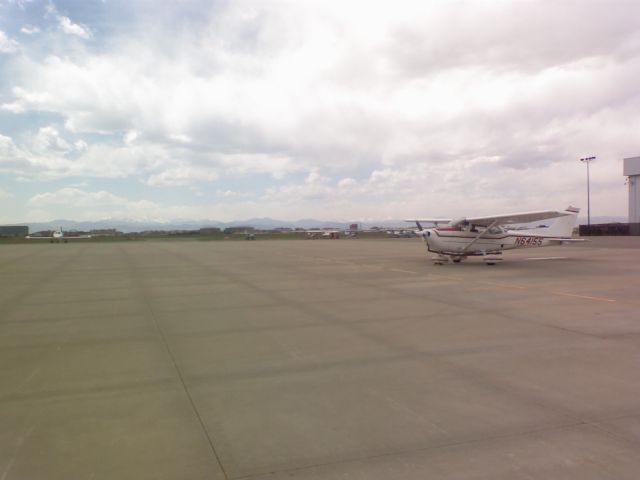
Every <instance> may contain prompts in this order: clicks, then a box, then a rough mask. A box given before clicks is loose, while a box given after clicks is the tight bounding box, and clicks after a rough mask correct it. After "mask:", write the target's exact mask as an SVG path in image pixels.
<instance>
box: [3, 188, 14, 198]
mask: <svg viewBox="0 0 640 480" xmlns="http://www.w3.org/2000/svg"><path fill="white" fill-rule="evenodd" d="M11 197H13V194H11V193H9V192H7V191H6V190H3V189H2V188H0V199H2V198H11Z"/></svg>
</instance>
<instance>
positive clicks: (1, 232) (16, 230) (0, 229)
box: [0, 225, 29, 237]
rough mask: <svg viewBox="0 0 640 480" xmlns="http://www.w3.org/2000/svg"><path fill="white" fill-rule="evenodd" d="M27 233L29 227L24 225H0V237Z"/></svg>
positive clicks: (18, 235) (23, 235)
mask: <svg viewBox="0 0 640 480" xmlns="http://www.w3.org/2000/svg"><path fill="white" fill-rule="evenodd" d="M27 235H29V227H27V226H24V225H7V226H2V225H0V237H26V236H27Z"/></svg>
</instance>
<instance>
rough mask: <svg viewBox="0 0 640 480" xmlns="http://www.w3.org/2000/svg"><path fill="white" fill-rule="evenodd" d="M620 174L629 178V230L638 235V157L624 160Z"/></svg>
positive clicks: (639, 158) (639, 160)
mask: <svg viewBox="0 0 640 480" xmlns="http://www.w3.org/2000/svg"><path fill="white" fill-rule="evenodd" d="M622 168H623V172H622V174H623V175H625V176H626V177H628V178H629V181H628V182H627V183H628V184H629V230H630V232H629V233H631V234H632V235H638V234H640V157H631V158H625V159H624V163H623V167H622Z"/></svg>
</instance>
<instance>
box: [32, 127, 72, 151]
mask: <svg viewBox="0 0 640 480" xmlns="http://www.w3.org/2000/svg"><path fill="white" fill-rule="evenodd" d="M71 148H72V147H71V145H70V144H69V143H68V142H67V141H66V140H65V139H64V138H62V137H61V136H60V133H59V132H58V130H57V129H56V128H55V127H43V128H40V129H39V130H38V134H37V135H36V137H35V139H34V150H35V151H36V152H38V153H43V154H47V153H53V154H64V153H67V152H69V151H70V150H71Z"/></svg>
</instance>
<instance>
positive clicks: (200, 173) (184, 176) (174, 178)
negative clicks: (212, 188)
mask: <svg viewBox="0 0 640 480" xmlns="http://www.w3.org/2000/svg"><path fill="white" fill-rule="evenodd" d="M218 178H219V175H218V172H217V171H216V170H215V169H211V168H205V167H196V166H188V165H186V166H180V167H174V168H169V169H166V170H163V171H162V172H160V173H156V174H153V175H151V176H150V177H149V178H148V180H147V184H148V185H151V186H155V187H175V186H184V185H190V184H192V183H196V182H203V181H204V182H213V181H216V180H217V179H218Z"/></svg>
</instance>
